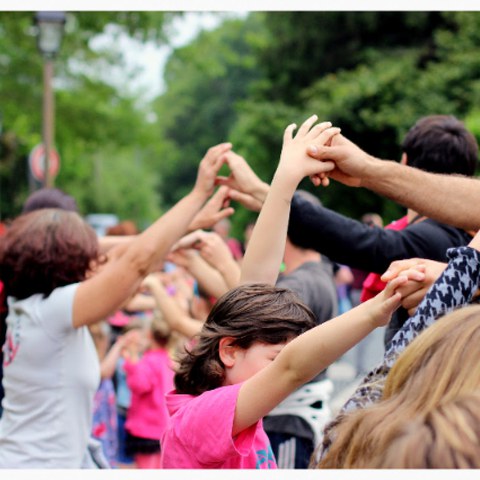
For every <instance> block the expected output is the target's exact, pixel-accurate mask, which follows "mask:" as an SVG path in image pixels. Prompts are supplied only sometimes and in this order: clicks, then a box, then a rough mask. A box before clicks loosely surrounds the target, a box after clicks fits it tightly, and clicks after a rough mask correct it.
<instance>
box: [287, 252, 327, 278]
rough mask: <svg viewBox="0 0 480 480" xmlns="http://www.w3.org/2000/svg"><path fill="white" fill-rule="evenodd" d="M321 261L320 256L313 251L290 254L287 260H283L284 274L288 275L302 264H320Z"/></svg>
mask: <svg viewBox="0 0 480 480" xmlns="http://www.w3.org/2000/svg"><path fill="white" fill-rule="evenodd" d="M321 260H322V256H321V255H320V254H319V253H318V252H315V251H314V250H302V251H301V252H299V251H297V252H295V253H292V254H290V255H289V256H288V258H285V259H284V263H285V271H284V273H285V274H287V275H288V274H289V273H291V272H293V271H294V270H296V269H297V268H299V267H301V266H302V265H303V264H304V263H307V262H320V261H321Z"/></svg>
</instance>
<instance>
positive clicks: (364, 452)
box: [317, 306, 480, 468]
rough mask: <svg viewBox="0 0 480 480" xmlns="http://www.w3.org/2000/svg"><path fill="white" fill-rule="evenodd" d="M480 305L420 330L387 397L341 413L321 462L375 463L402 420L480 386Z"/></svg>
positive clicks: (322, 464) (392, 379) (328, 434)
mask: <svg viewBox="0 0 480 480" xmlns="http://www.w3.org/2000/svg"><path fill="white" fill-rule="evenodd" d="M479 345H480V306H468V307H464V308H462V309H459V310H457V311H455V312H453V313H451V314H449V315H446V316H445V317H443V318H442V319H440V320H438V321H437V322H436V323H435V324H434V325H432V326H431V327H430V328H428V329H427V330H426V331H425V332H423V333H422V334H421V335H419V336H418V337H417V338H416V339H415V340H414V341H413V342H412V343H411V344H410V345H409V346H408V347H407V348H406V349H405V351H404V352H403V353H402V354H401V355H400V356H399V358H398V359H397V361H396V362H395V364H394V366H393V367H392V369H391V371H390V373H389V375H388V376H387V379H386V382H385V389H384V392H383V398H382V400H381V401H380V402H379V403H377V404H376V405H373V406H372V407H369V408H366V409H361V410H357V411H354V412H351V413H349V414H345V415H342V416H339V417H337V419H336V420H335V421H334V422H335V423H334V427H332V428H329V429H328V431H327V430H326V432H325V439H324V445H328V444H329V443H331V444H330V448H329V450H328V452H327V453H326V454H325V456H324V457H323V459H322V460H321V461H320V462H319V463H318V465H317V466H318V467H319V468H370V465H371V461H372V458H374V457H376V456H377V455H381V454H382V452H384V451H385V449H386V447H387V446H388V445H389V444H390V442H391V441H392V440H393V438H395V436H396V435H398V432H399V430H400V428H401V427H402V425H403V424H404V423H405V422H406V421H409V420H411V419H412V418H414V417H415V416H416V415H418V414H421V413H425V412H429V411H431V410H432V409H434V408H436V407H438V405H439V404H440V403H441V402H444V401H450V400H452V399H455V398H456V397H458V396H459V395H462V394H466V393H471V392H473V391H475V390H477V389H478V388H480V348H478V346H479Z"/></svg>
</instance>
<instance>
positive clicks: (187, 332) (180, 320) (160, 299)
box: [142, 275, 203, 338]
mask: <svg viewBox="0 0 480 480" xmlns="http://www.w3.org/2000/svg"><path fill="white" fill-rule="evenodd" d="M142 284H143V285H144V286H145V287H147V288H148V289H149V290H150V291H151V292H152V295H153V297H154V299H155V302H156V304H157V308H158V309H159V310H160V311H161V312H162V315H163V318H164V319H165V321H166V322H167V323H168V325H169V326H170V328H171V329H172V330H174V331H176V332H178V333H181V334H182V335H184V336H185V337H187V338H191V337H193V336H194V335H196V334H197V333H199V332H200V330H201V328H202V325H203V322H201V321H200V320H196V319H194V318H192V317H190V316H189V315H187V314H186V313H185V311H184V310H182V309H181V308H180V306H179V305H178V303H177V302H176V301H175V300H174V299H173V298H172V297H170V295H169V294H168V293H167V291H166V290H165V287H164V286H163V283H162V282H161V280H160V279H159V278H158V276H156V275H149V276H147V277H146V278H145V279H144V281H143V283H142Z"/></svg>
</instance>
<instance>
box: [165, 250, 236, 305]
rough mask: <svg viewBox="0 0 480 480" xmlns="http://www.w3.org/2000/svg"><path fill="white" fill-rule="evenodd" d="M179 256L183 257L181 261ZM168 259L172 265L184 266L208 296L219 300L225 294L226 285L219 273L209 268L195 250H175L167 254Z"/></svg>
mask: <svg viewBox="0 0 480 480" xmlns="http://www.w3.org/2000/svg"><path fill="white" fill-rule="evenodd" d="M180 256H182V257H183V259H182V260H180V259H179V257H180ZM169 258H170V259H171V260H172V262H173V263H176V264H177V265H182V266H184V267H185V268H186V269H187V270H188V271H189V272H190V274H191V275H192V276H193V277H195V279H196V280H197V282H198V284H199V285H200V286H201V287H202V288H203V290H204V291H205V292H207V293H208V294H209V295H211V296H213V297H215V298H219V297H221V296H222V295H223V294H224V293H225V292H227V290H228V287H227V284H226V283H225V280H224V279H223V277H222V275H221V274H220V272H218V271H217V270H215V269H214V268H213V267H211V266H210V265H209V264H208V262H206V261H205V260H204V259H203V258H202V257H201V256H200V255H199V253H198V252H196V251H195V250H193V249H188V248H185V249H184V248H182V249H179V250H175V251H174V252H171V253H170V254H169ZM179 262H181V263H179Z"/></svg>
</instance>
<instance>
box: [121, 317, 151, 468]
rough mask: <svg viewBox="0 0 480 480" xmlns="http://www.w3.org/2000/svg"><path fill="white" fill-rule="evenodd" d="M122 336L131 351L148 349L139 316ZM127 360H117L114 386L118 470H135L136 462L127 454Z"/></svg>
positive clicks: (128, 325) (134, 318)
mask: <svg viewBox="0 0 480 480" xmlns="http://www.w3.org/2000/svg"><path fill="white" fill-rule="evenodd" d="M120 335H122V336H124V337H126V338H128V344H127V345H126V346H125V347H126V348H129V349H134V350H138V351H140V352H143V351H144V350H145V348H146V340H145V320H144V319H143V318H142V317H139V316H133V317H132V318H131V319H130V321H129V323H128V324H127V325H125V326H124V327H123V329H122V330H121V334H120ZM124 363H125V359H124V358H123V356H120V358H119V359H118V360H117V364H116V365H115V376H114V379H115V380H114V384H115V391H116V399H117V428H118V454H117V462H116V464H117V466H118V468H135V460H134V458H133V455H129V454H128V452H127V432H126V430H125V422H126V421H127V412H128V409H129V408H130V402H131V396H132V394H131V392H130V389H129V388H128V385H127V374H126V373H125V370H124V369H123V364H124Z"/></svg>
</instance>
